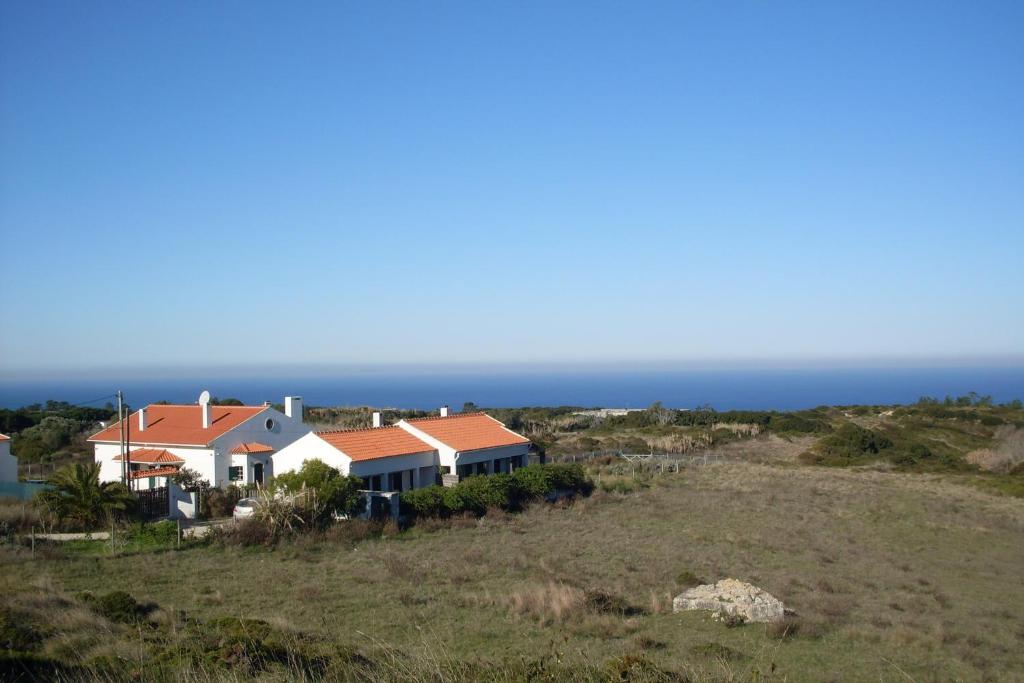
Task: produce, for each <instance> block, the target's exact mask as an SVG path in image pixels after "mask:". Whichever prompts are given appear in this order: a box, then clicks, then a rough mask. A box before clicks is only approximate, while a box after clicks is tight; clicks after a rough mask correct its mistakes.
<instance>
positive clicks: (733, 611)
mask: <svg viewBox="0 0 1024 683" xmlns="http://www.w3.org/2000/svg"><path fill="white" fill-rule="evenodd" d="M695 609H703V610H712V611H714V612H719V613H722V614H729V615H732V616H738V617H743V619H745V620H746V621H760V622H767V621H778V620H780V619H782V617H783V616H784V615H785V613H786V607H785V606H784V605H783V604H782V603H781V602H780V601H779V600H777V599H776V598H775V597H774V596H772V595H771V594H770V593H766V592H765V591H763V590H761V589H760V588H758V587H757V586H752V585H751V584H749V583H744V582H742V581H737V580H736V579H722V580H721V581H719V582H718V583H709V584H704V585H702V586H697V587H695V588H691V589H689V590H687V591H684V592H682V593H680V594H679V595H677V596H676V597H675V598H674V599H673V600H672V611H673V612H683V611H686V610H695Z"/></svg>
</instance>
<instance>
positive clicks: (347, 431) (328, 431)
mask: <svg viewBox="0 0 1024 683" xmlns="http://www.w3.org/2000/svg"><path fill="white" fill-rule="evenodd" d="M394 428H399V429H400V427H398V425H381V426H380V427H353V428H352V429H324V430H322V431H315V432H313V433H314V434H317V435H320V434H354V433H356V432H379V431H380V430H382V429H394ZM402 431H403V432H404V431H405V430H402Z"/></svg>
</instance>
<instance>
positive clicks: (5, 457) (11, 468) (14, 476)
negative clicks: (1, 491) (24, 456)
mask: <svg viewBox="0 0 1024 683" xmlns="http://www.w3.org/2000/svg"><path fill="white" fill-rule="evenodd" d="M2 481H18V459H17V458H15V457H14V456H13V455H12V454H11V437H9V436H5V435H4V434H0V482H2Z"/></svg>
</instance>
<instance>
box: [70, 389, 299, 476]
mask: <svg viewBox="0 0 1024 683" xmlns="http://www.w3.org/2000/svg"><path fill="white" fill-rule="evenodd" d="M207 396H208V395H207V394H206V393H205V392H204V394H203V397H201V399H203V398H206V397H207ZM125 427H126V430H125V431H126V432H127V435H128V458H127V460H129V461H130V466H131V474H130V477H131V479H132V481H133V482H134V483H135V486H136V487H137V488H142V489H148V488H155V487H158V486H165V485H166V483H167V478H168V477H170V476H172V475H174V474H175V473H176V472H177V471H178V470H179V469H180V468H182V467H187V468H189V469H190V470H194V471H196V472H197V473H198V474H199V476H200V477H201V478H202V479H206V480H207V481H209V482H210V483H211V484H212V485H214V486H224V485H226V484H236V483H237V484H245V483H263V482H264V481H265V480H266V479H267V478H268V477H270V476H273V470H272V468H273V461H272V459H271V456H272V455H273V454H274V453H275V452H277V451H279V450H281V449H283V448H284V447H286V446H288V445H289V444H291V443H292V442H294V441H295V440H297V439H299V438H301V437H302V436H304V435H305V434H308V433H309V431H310V429H309V427H307V426H306V425H305V424H304V423H303V420H302V399H301V398H300V397H298V396H287V397H285V410H284V413H281V412H280V411H278V410H275V409H274V408H272V407H270V406H269V405H263V406H215V405H210V403H209V400H208V398H206V400H201V402H200V403H198V404H194V405H149V406H146V407H145V408H142V409H141V410H138V411H136V412H135V413H132V414H131V416H129V417H128V418H127V419H126V421H125ZM120 432H121V423H120V422H117V423H115V424H113V425H111V426H110V427H107V428H106V429H104V430H102V431H101V432H99V433H97V434H95V435H93V436H92V437H90V439H89V441H90V442H92V443H94V444H95V449H96V455H95V458H96V462H98V463H100V467H101V469H100V479H101V480H102V481H121V480H122V465H123V463H122V462H121V447H120Z"/></svg>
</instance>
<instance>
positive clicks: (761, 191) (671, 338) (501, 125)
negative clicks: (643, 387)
mask: <svg viewBox="0 0 1024 683" xmlns="http://www.w3.org/2000/svg"><path fill="white" fill-rule="evenodd" d="M1022 35H1024V3H1021V2H1016V1H1011V2H936V1H934V0H929V1H921V2H894V1H891V0H887V1H885V2H815V1H810V0H808V1H807V2H802V3H793V2H780V1H772V2H763V1H760V0H758V1H751V2H711V1H708V2H683V1H673V2H665V3H655V2H636V3H629V2H625V3H624V2H610V3H604V2H594V1H592V0H587V1H586V2H557V3H552V2H536V3H534V2H521V1H516V2H507V3H494V2H477V1H472V2H464V3H459V2H431V3H428V2H358V3H340V2H324V3H283V2H282V3H276V4H268V3H254V2H237V3H234V2H217V3H205V2H167V3H161V2H125V3H116V2H89V3H83V2H34V1H16V0H12V1H9V2H4V3H0V373H3V372H6V373H12V372H24V371H32V370H37V369H38V370H43V369H50V370H54V369H58V370H59V369H61V368H66V367H74V368H87V367H97V366H123V367H129V366H130V367H147V366H162V367H166V366H175V365H189V366H196V365H222V364H265V365H266V366H268V367H269V366H272V365H274V364H281V363H313V364H317V363H345V364H363V363H372V364H388V363H392V362H396V363H397V362H411V363H435V362H436V363H459V362H469V361H473V362H504V361H542V360H543V361H559V360H564V359H572V360H581V361H598V360H617V361H630V360H646V361H651V360H654V361H657V360H665V359H669V360H697V361H699V360H701V359H723V358H724V359H741V358H742V359H749V358H755V359H757V358H763V359H826V360H827V359H833V358H835V359H840V358H851V357H901V358H908V359H926V358H931V357H988V356H992V355H996V356H1016V357H1020V356H1022V355H1024V40H1022V38H1021V36H1022Z"/></svg>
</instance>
